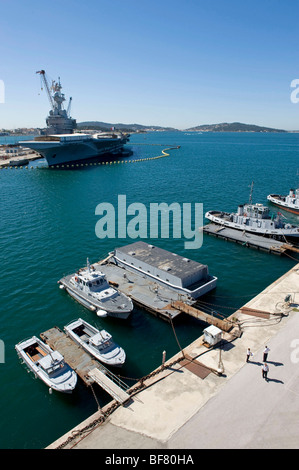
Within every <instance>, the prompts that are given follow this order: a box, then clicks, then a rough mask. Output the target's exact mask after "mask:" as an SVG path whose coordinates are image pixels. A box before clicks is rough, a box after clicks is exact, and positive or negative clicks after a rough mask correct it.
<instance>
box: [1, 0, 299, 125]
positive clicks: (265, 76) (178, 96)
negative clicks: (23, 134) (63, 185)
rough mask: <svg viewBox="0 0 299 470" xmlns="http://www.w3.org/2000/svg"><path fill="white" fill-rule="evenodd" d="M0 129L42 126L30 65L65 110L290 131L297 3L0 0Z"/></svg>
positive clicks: (115, 118)
mask: <svg viewBox="0 0 299 470" xmlns="http://www.w3.org/2000/svg"><path fill="white" fill-rule="evenodd" d="M0 8H1V11H0V57H1V62H0V80H3V82H4V84H5V102H4V103H0V128H15V127H23V126H24V127H27V126H28V127H29V126H37V127H44V126H45V118H46V115H47V113H48V111H49V102H48V98H47V95H46V94H45V91H42V92H41V89H40V79H39V76H38V75H36V74H35V72H36V71H37V70H40V69H45V70H46V73H47V74H48V75H49V76H50V77H51V78H53V79H57V78H58V76H60V77H61V82H62V85H63V91H64V93H65V94H66V97H67V98H68V97H70V96H72V97H73V102H72V113H71V114H72V117H74V118H75V119H77V121H78V122H80V121H86V120H99V121H105V122H111V123H117V122H123V123H139V124H144V125H160V126H171V127H175V128H179V129H185V128H188V127H191V126H196V125H200V124H211V123H218V122H234V121H240V122H245V123H253V124H258V125H262V126H269V127H276V128H283V129H288V130H293V129H299V119H298V117H299V103H298V104H294V103H292V102H291V100H290V95H291V91H292V89H291V87H290V84H291V81H292V80H294V79H296V78H299V60H298V54H299V48H298V44H299V20H298V18H299V14H298V13H299V2H298V0H288V1H287V2H282V1H281V0H250V1H244V0H238V1H235V0H227V1H225V0H214V1H213V0H209V1H207V0H205V1H203V0H184V1H183V0H181V1H178V0H160V1H157V0H151V1H150V2H149V1H144V0H139V1H136V0H109V1H106V0H97V1H96V0H85V1H83V0H81V1H78V0H60V1H58V0H51V1H50V2H49V1H47V2H45V1H43V0H39V1H35V0H28V1H25V0H0Z"/></svg>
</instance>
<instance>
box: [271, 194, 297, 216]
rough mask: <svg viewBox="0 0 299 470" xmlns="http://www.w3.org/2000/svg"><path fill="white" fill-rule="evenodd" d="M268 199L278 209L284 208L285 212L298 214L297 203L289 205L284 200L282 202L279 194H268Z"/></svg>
mask: <svg viewBox="0 0 299 470" xmlns="http://www.w3.org/2000/svg"><path fill="white" fill-rule="evenodd" d="M267 199H268V201H270V202H271V203H272V204H274V205H275V206H277V207H279V208H280V209H284V210H285V211H287V212H291V213H292V214H296V215H299V206H298V204H297V205H292V206H290V205H289V204H287V203H286V202H284V201H283V200H282V199H280V196H278V195H274V194H270V195H269V196H268V197H267Z"/></svg>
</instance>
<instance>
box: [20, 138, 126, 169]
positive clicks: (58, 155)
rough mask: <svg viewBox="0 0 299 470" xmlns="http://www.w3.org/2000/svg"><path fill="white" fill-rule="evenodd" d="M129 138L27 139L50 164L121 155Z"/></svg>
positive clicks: (27, 144)
mask: <svg viewBox="0 0 299 470" xmlns="http://www.w3.org/2000/svg"><path fill="white" fill-rule="evenodd" d="M126 143H127V138H125V137H124V138H111V139H90V140H86V141H82V142H69V143H68V142H57V141H43V142H40V141H26V147H28V148H31V149H32V150H34V151H35V152H37V153H39V154H40V155H41V156H42V157H44V158H45V159H46V160H47V163H48V165H49V166H55V165H61V164H64V163H75V162H79V161H83V160H87V159H92V158H101V157H103V158H104V157H105V156H107V155H109V154H110V155H111V154H115V155H117V154H119V155H121V153H122V151H123V147H124V145H125V144H126Z"/></svg>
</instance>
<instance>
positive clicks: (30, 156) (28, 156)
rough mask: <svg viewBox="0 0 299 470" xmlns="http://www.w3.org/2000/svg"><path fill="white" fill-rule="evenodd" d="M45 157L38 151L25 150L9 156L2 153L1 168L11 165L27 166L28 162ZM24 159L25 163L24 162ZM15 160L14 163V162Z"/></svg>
mask: <svg viewBox="0 0 299 470" xmlns="http://www.w3.org/2000/svg"><path fill="white" fill-rule="evenodd" d="M41 158H43V157H42V156H41V155H39V154H38V153H36V152H34V153H33V152H27V151H24V152H22V154H16V155H15V156H14V155H9V157H6V158H4V156H3V155H0V169H1V168H7V167H10V166H26V165H28V162H29V163H30V162H31V161H33V160H39V159H41ZM23 161H24V162H25V163H23ZM12 162H13V163H12Z"/></svg>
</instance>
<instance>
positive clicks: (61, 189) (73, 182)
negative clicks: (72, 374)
mask: <svg viewBox="0 0 299 470" xmlns="http://www.w3.org/2000/svg"><path fill="white" fill-rule="evenodd" d="M0 143H8V138H7V137H6V138H3V139H1V140H0ZM9 143H10V142H9ZM176 146H180V148H177V149H172V150H169V151H168V152H167V153H169V156H166V157H164V158H159V159H152V160H144V161H139V162H138V161H137V162H136V161H134V162H132V160H138V159H146V158H150V157H155V156H160V155H161V154H162V150H163V149H166V148H169V147H176ZM128 147H130V148H131V149H132V150H133V155H131V156H130V157H128V158H126V159H125V160H126V161H127V163H115V164H109V165H88V166H83V167H81V166H79V167H74V168H68V169H67V168H54V169H49V168H47V166H46V164H45V162H44V161H43V160H42V159H41V160H37V161H34V162H33V163H32V164H31V165H30V166H29V168H23V169H21V168H13V169H10V168H6V169H2V170H1V171H0V188H1V200H0V201H1V202H0V205H1V218H0V252H1V271H0V290H1V318H2V320H1V323H0V339H1V346H2V351H1V363H0V374H1V385H0V387H1V393H0V404H1V431H0V448H2V449H25V448H27V449H38V448H44V447H46V446H47V445H49V444H50V443H51V442H53V441H54V440H56V439H57V438H59V437H60V436H61V435H62V434H64V433H65V432H67V431H69V430H70V429H71V428H73V427H74V426H76V425H77V424H79V423H80V422H81V421H83V420H84V419H85V418H87V417H88V416H90V415H91V414H92V413H94V412H95V411H97V405H98V403H99V404H100V405H101V406H103V405H104V404H106V403H108V402H109V401H110V400H111V398H110V396H109V395H107V394H106V393H105V392H104V391H102V390H101V389H99V388H97V386H94V392H95V396H94V394H93V393H92V390H91V389H90V388H86V387H85V386H84V385H83V384H82V383H81V382H80V381H78V386H77V389H76V390H75V392H74V393H73V394H72V395H62V394H58V393H56V392H53V393H49V390H48V388H47V387H46V386H45V385H44V384H43V383H42V382H41V381H40V380H38V379H35V378H34V376H33V375H32V373H28V372H27V370H26V369H25V367H24V366H23V365H22V364H21V363H20V360H19V358H18V356H17V354H16V351H15V348H14V347H15V344H16V343H18V342H19V341H21V340H23V339H25V338H27V337H30V336H32V335H39V334H40V333H42V332H44V331H46V330H48V329H49V328H51V327H53V326H58V327H60V328H61V329H63V327H64V326H65V325H66V324H67V323H69V322H70V321H71V320H74V319H77V318H79V317H81V318H84V319H85V320H87V321H88V322H90V323H93V324H94V325H96V326H97V327H98V328H105V329H107V330H108V331H109V332H110V333H111V334H112V335H113V337H114V339H115V341H117V342H118V343H119V344H120V345H121V346H122V347H123V348H124V349H125V351H126V354H127V361H126V364H125V365H124V367H123V368H122V369H121V370H119V371H116V373H117V374H120V376H121V379H122V380H124V381H125V382H126V383H127V384H128V385H129V386H131V385H134V383H135V380H137V379H139V378H141V377H142V376H144V375H146V374H148V373H149V372H150V371H152V370H153V369H155V368H156V367H158V366H159V365H160V364H161V361H162V354H163V351H166V357H167V358H170V357H171V356H172V355H174V354H175V353H177V352H178V351H179V350H180V348H183V347H185V346H186V345H187V344H189V343H190V342H192V341H193V340H195V339H196V338H197V337H198V336H200V335H201V334H202V331H203V329H204V327H205V325H203V324H202V323H200V322H198V321H196V320H195V319H192V318H188V317H187V316H185V315H181V316H180V317H179V318H177V319H176V320H175V321H174V328H175V333H176V334H174V331H173V329H172V326H171V325H170V324H169V323H167V322H164V321H163V320H161V319H159V318H156V317H154V316H153V315H151V314H150V313H147V312H145V311H143V310H142V309H140V308H135V309H134V312H133V314H132V316H131V317H130V318H129V319H128V320H126V321H122V320H117V319H113V318H109V317H107V318H99V317H97V316H96V315H95V313H93V312H90V311H89V310H87V309H85V308H84V307H83V306H81V305H80V304H78V303H77V302H76V301H75V300H73V299H72V298H71V297H70V296H69V295H68V294H67V293H66V292H65V291H62V290H60V289H59V288H58V284H57V281H58V280H59V279H61V278H62V277H63V276H64V275H66V274H70V273H73V272H74V271H76V270H77V269H79V268H80V267H83V266H85V265H86V259H87V257H88V258H89V260H90V262H91V263H93V262H96V261H98V260H100V259H103V258H105V257H106V256H107V255H108V253H109V252H111V251H112V250H113V249H114V248H115V247H117V246H122V245H126V244H128V243H133V242H134V241H136V240H135V239H131V238H130V237H129V236H127V237H126V238H104V239H100V238H98V237H97V235H96V230H95V227H96V224H97V222H98V220H99V215H97V214H96V207H97V206H98V204H100V203H103V202H105V203H110V204H111V205H112V206H113V207H114V208H115V212H116V216H117V208H118V197H119V195H125V196H126V201H127V206H129V205H130V204H132V203H142V204H143V205H144V206H145V207H146V208H148V210H149V209H150V204H151V203H162V202H164V203H167V204H169V205H170V204H171V203H174V202H175V203H179V204H180V206H181V207H183V203H189V204H193V205H194V204H195V203H202V204H203V212H204V213H205V212H206V211H208V210H215V209H220V210H224V211H228V212H230V211H236V210H237V206H238V204H241V203H246V202H248V199H249V191H250V185H251V182H252V181H254V190H253V202H260V203H264V204H267V199H266V198H267V195H268V194H270V193H277V194H287V193H288V192H289V190H290V189H291V188H295V187H298V185H299V180H298V176H297V169H298V168H299V165H298V150H299V134H297V133H202V134H197V133H187V132H167V133H166V132H155V133H147V134H135V135H132V136H131V139H130V143H129V144H128ZM272 211H273V212H274V213H275V212H277V209H275V207H274V206H273V207H272ZM285 217H286V218H287V219H288V220H289V221H291V222H293V223H297V224H298V225H299V217H298V216H296V215H292V214H290V213H285ZM129 220H130V217H129V216H128V221H129ZM116 222H117V219H116ZM204 222H205V223H207V221H204ZM148 229H149V226H148ZM148 232H149V230H148ZM116 235H117V232H116ZM160 235H161V234H160ZM143 240H144V241H147V242H149V243H152V244H154V245H157V246H160V247H161V248H164V249H166V250H168V251H172V252H175V253H177V254H179V255H182V256H184V257H187V258H190V259H193V260H195V261H198V262H201V263H204V264H207V265H208V266H209V271H210V273H211V274H212V275H214V276H217V277H218V284H217V288H216V290H215V291H213V292H211V293H210V294H208V295H206V296H205V297H204V298H202V299H200V300H201V306H202V308H204V307H205V308H206V309H207V311H209V313H211V312H212V311H213V310H214V311H215V312H219V313H221V314H222V315H224V316H228V315H230V314H232V313H233V312H234V311H235V310H236V309H238V308H239V307H241V306H242V305H243V304H244V303H246V302H247V301H249V299H250V298H252V297H253V296H254V295H256V294H257V293H259V292H260V291H261V290H263V289H264V288H265V287H266V286H267V285H269V284H270V283H272V282H273V281H275V279H277V278H278V277H279V276H281V275H282V274H284V273H285V272H286V271H288V270H289V269H291V268H292V267H293V266H294V264H295V263H296V261H295V259H293V258H292V257H288V256H275V255H273V254H269V253H264V252H260V251H256V250H253V249H249V248H246V247H244V246H241V245H238V244H234V243H231V242H226V241H224V240H221V239H216V238H214V237H210V236H208V235H203V245H202V247H201V248H199V249H186V248H185V242H186V239H185V238H173V237H172V232H171V230H170V237H169V238H163V237H162V236H160V237H159V238H157V239H150V237H149V236H147V238H144V239H143ZM294 256H295V255H294ZM114 372H115V371H114ZM178 393H179V392H178ZM95 397H96V398H95Z"/></svg>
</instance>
